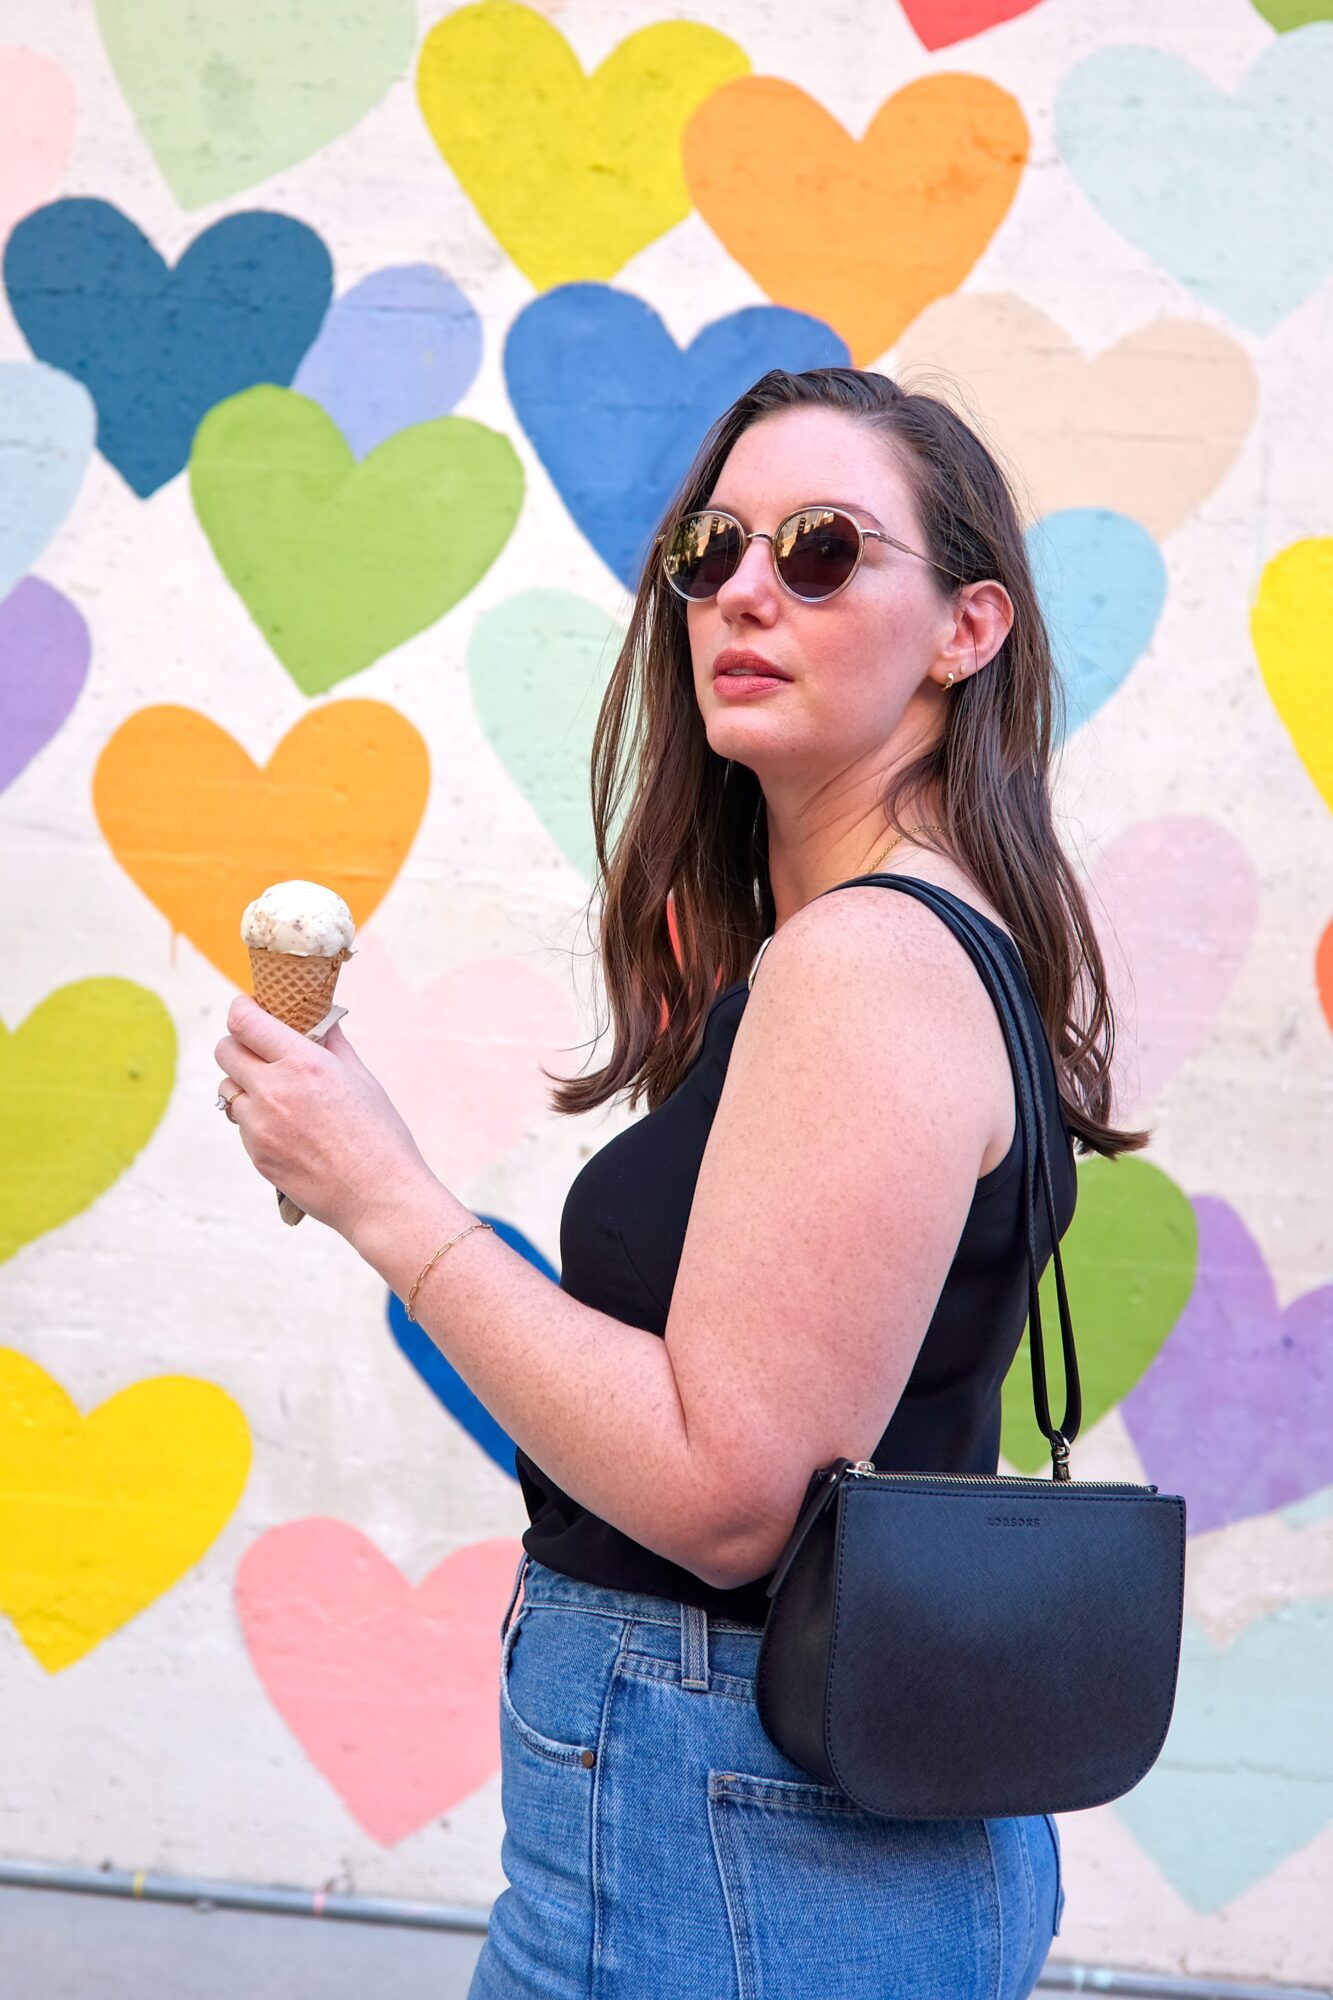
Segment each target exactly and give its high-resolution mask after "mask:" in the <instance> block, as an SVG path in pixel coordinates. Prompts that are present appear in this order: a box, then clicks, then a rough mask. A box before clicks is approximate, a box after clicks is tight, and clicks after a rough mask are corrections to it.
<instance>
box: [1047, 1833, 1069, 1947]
mask: <svg viewBox="0 0 1333 2000" xmlns="http://www.w3.org/2000/svg"><path fill="white" fill-rule="evenodd" d="M1042 1818H1043V1819H1044V1820H1045V1822H1046V1831H1047V1832H1048V1833H1049V1834H1050V1836H1051V1846H1052V1848H1053V1849H1054V1850H1055V1921H1054V1923H1053V1924H1052V1926H1051V1935H1052V1937H1059V1935H1060V1920H1061V1918H1062V1917H1063V1916H1064V1913H1065V1884H1064V1862H1063V1858H1062V1856H1061V1853H1060V1829H1059V1827H1058V1826H1057V1825H1056V1823H1055V1821H1054V1819H1053V1818H1052V1816H1051V1814H1050V1813H1043V1814H1042Z"/></svg>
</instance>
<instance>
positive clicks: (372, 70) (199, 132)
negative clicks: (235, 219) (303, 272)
mask: <svg viewBox="0 0 1333 2000" xmlns="http://www.w3.org/2000/svg"><path fill="white" fill-rule="evenodd" d="M97 24H98V26H99V27H100V29H101V31H102V40H103V41H104V42H105V44H106V52H107V55H108V56H109V57H110V59H111V67H112V69H113V70H114V71H115V73H116V80H117V82H118V83H119V84H120V87H121V89H122V90H123V91H124V93H125V96H126V98H127V100H128V102H129V106H130V109H131V111H132V112H133V113H134V116H135V119H136V121H137V123H138V126H139V130H140V131H141V132H142V133H143V136H144V138H145V139H146V140H147V141H148V144H149V145H150V146H151V147H152V150H153V155H154V157H155V159H156V160H157V164H158V166H159V167H160V168H161V169H162V172H163V174H164V175H165V176H166V178H167V180H168V182H169V183H170V185H171V189H172V192H173V193H174V194H175V196H176V199H177V200H178V201H179V202H180V203H181V205H182V207H184V208H201V207H202V206H203V205H204V203H205V202H210V201H221V200H224V199H225V198H226V197H227V196H229V195H233V194H236V193H237V192H238V190H239V189H241V188H248V187H254V186H255V185H256V183H257V182H259V181H266V180H268V179H269V177H270V175H272V174H275V173H277V172H278V171H279V170H280V169H281V168H282V167H289V166H292V165H293V164H294V163H295V162H296V161H297V160H304V159H308V158H309V156H310V154H311V153H315V152H318V150H319V148H320V147H321V146H326V145H327V144H328V142H329V140H330V139H336V138H337V137H338V135H339V134H340V133H342V132H346V131H347V130H348V128H349V127H350V126H352V125H355V124H356V122H357V120H358V119H359V118H361V117H362V116H363V115H364V114H365V113H366V112H367V111H369V110H370V108H371V106H372V105H373V104H377V103H378V102H379V100H380V98H381V97H383V95H384V93H385V91H386V90H387V89H388V88H389V86H390V84H392V83H393V82H394V81H395V80H396V79H397V78H398V77H400V76H401V75H402V74H403V72H404V71H405V69H406V68H407V65H408V63H409V62H410V60H411V56H412V49H413V47H414V45H415V42H416V32H417V10H416V8H415V6H413V4H412V0H375V4H374V6H371V7H331V6H330V5H329V4H328V0H281V4H280V5H275V4H274V0H97Z"/></svg>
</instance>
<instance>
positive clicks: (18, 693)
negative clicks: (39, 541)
mask: <svg viewBox="0 0 1333 2000" xmlns="http://www.w3.org/2000/svg"><path fill="white" fill-rule="evenodd" d="M91 652H92V640H91V639H90V637H89V635H88V627H87V626H86V625H85V624H84V622H83V619H82V617H81V616H80V614H79V612H78V611H77V610H76V609H75V607H74V605H72V604H71V603H70V601H69V599H68V598H67V597H62V596H61V594H60V592H59V591H58V590H54V589H52V587H51V585H50V584H49V583H43V582H42V580H41V578H40V577H36V576H25V577H24V579H23V581H22V582H21V583H16V584H15V586H14V588H13V589H12V590H11V591H10V593H9V595H8V597H6V598H5V599H4V601H3V602H0V791H3V790H4V788H5V786H6V785H8V784H10V783H11V782H12V781H13V779H15V778H17V776H18V774H19V772H20V771H21V770H22V769H23V767H24V765H25V764H27V763H28V762H29V761H30V760H31V759H32V758H33V757H35V756H36V755H37V752H38V751H39V750H40V749H41V747H42V745H43V744H44V743H49V742H50V740H51V738H52V737H53V736H54V735H55V733H56V731H57V729H59V727H60V725H61V723H62V722H63V721H64V720H65V717H66V716H67V715H68V714H69V712H70V710H71V709H72V708H73V706H74V704H75V702H76V701H77V700H78V697H79V689H80V688H81V687H82V686H83V683H84V681H85V680H86V678H87V675H88V659H89V655H90V654H91Z"/></svg>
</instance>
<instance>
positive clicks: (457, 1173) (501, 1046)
mask: <svg viewBox="0 0 1333 2000" xmlns="http://www.w3.org/2000/svg"><path fill="white" fill-rule="evenodd" d="M338 998H339V1000H340V1001H341V1002H342V1004H343V1005H344V1006H346V1007H347V1008H348V1009H349V1010H350V1011H349V1013H348V1017H347V1020H346V1022H345V1024H344V1025H345V1028H346V1031H347V1036H348V1039H349V1041H351V1042H352V1043H353V1044H354V1046H355V1048H356V1052H357V1054H358V1055H359V1056H360V1057H361V1060H362V1061H363V1062H364V1063H365V1064H366V1065H367V1066H368V1067H369V1068H370V1069H371V1070H373V1071H374V1073H375V1075H376V1076H377V1077H378V1078H379V1080H380V1082H381V1083H382V1084H383V1085H384V1088H385V1089H386V1090H387V1091H388V1093H389V1096H390V1097H391V1098H392V1100H393V1102H394V1103H395V1104H396V1105H397V1107H398V1109H399V1110H400V1111H401V1112H402V1114H403V1116H404V1118H406V1120H407V1122H408V1124H409V1125H410V1126H411V1128H412V1133H413V1136H414V1137H415V1139H416V1142H417V1144H418V1145H419V1146H420V1148H421V1151H422V1153H423V1154H424V1156H425V1158H426V1159H427V1160H428V1161H429V1162H430V1164H431V1165H432V1166H433V1167H434V1168H435V1170H436V1172H437V1173H440V1174H441V1175H442V1176H443V1177H444V1179H445V1180H446V1181H447V1182H448V1183H449V1185H450V1186H451V1187H456V1186H459V1185H460V1184H461V1183H463V1182H465V1181H467V1180H470V1179H471V1177H472V1175H473V1174H477V1173H481V1172H483V1171H484V1170H485V1169H486V1168H488V1167H493V1166H494V1165H495V1163H496V1162H497V1161H498V1160H502V1159H503V1158H504V1156H505V1154H506V1153H508V1152H510V1151H511V1150H512V1149H513V1148H514V1147H515V1146H516V1145H518V1143H519V1142H520V1140H522V1139H524V1138H526V1137H527V1135H528V1134H529V1133H530V1132H534V1131H536V1130H537V1129H538V1128H539V1127H540V1126H541V1125H542V1124H543V1123H544V1121H545V1119H546V1117H547V1116H548V1114H549V1092H550V1088H551V1086H550V1085H549V1084H548V1083H547V1081H546V1079H545V1078H544V1077H543V1076H542V1074H541V1068H540V1067H539V1066H540V1065H542V1064H544V1065H545V1067H546V1068H547V1069H549V1070H552V1071H553V1072H554V1073H555V1074H556V1075H557V1076H563V1075H566V1074H569V1073H572V1072H573V1071H574V1070H576V1069H577V1064H576V1063H571V1062H570V1060H569V1055H568V1049H567V1048H565V1049H562V1048H560V1047H558V1046H557V1041H556V1038H557V1037H561V1036H562V1037H563V1038H564V1040H565V1042H566V1043H572V1042H573V1041H574V1038H575V1036H576V1035H577V1033H578V1020H577V1017H576V1014H575V1011H574V1007H573V1004H572V1001H571V998H570V994H569V989H568V987H567V986H566V985H565V984H564V983H563V982H561V981H558V980H555V979H552V978H550V977H548V976H547V974H545V973H543V972H538V971H534V970H533V968H532V967H531V966H529V965H525V964H524V963H523V962H522V960H520V959H511V958H476V959H469V960H468V961H467V962H466V964H463V965H456V966H453V967H451V968H450V970H449V971H448V972H444V973H441V974H440V976H439V978H437V979H432V980H431V981H430V982H429V983H428V984H427V985H425V986H421V987H417V988H413V987H410V986H408V985H407V984H406V982H405V981H404V979H403V977H402V975H401V974H400V972H399V971H398V968H397V966H396V965H395V964H394V961H393V959H392V958H391V957H390V956H389V954H388V952H387V951H386V950H385V948H384V946H383V945H382V944H381V943H380V942H379V941H378V940H377V939H375V938H373V937H371V938H367V939H365V941H364V943H363V942H362V940H361V939H358V940H357V947H356V955H355V957H354V958H353V959H352V962H351V964H350V965H349V966H348V967H347V970H346V971H345V972H344V973H343V976H342V978H341V979H340V981H339V982H338Z"/></svg>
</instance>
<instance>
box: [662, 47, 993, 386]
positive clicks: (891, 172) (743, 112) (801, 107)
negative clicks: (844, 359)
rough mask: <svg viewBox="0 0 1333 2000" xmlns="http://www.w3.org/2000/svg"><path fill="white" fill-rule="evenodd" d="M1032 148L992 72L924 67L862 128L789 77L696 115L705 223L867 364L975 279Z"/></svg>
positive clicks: (731, 86) (782, 300) (695, 157)
mask: <svg viewBox="0 0 1333 2000" xmlns="http://www.w3.org/2000/svg"><path fill="white" fill-rule="evenodd" d="M1027 155H1028V128H1027V121H1026V119H1025V118H1024V116H1023V113H1022V110H1021V108H1020V107H1019V105H1018V103H1017V101H1016V99H1014V98H1013V97H1011V96H1010V95H1009V92H1008V91H1007V90H1001V89H1000V87H999V85H998V84H995V83H991V82H989V81H988V80H987V79H986V78H985V77H980V76H953V75H948V74H942V75H939V76H927V77H919V78H918V79H917V80H916V81H915V82H913V83H909V84H908V85H907V86H906V87H905V88H904V89H902V90H900V91H898V92H896V93H895V95H894V96H892V97H890V98H888V99H887V100H886V102H885V103H883V104H882V105H881V106H880V108H879V110H878V111H877V112H876V113H875V116H874V117H873V118H872V119H871V121H870V126H869V129H868V130H867V132H866V135H865V137H864V139H862V140H860V141H857V140H855V139H853V138H852V137H851V136H850V134H849V133H848V132H846V131H845V130H844V129H843V127H842V126H841V125H839V123H838V122H837V120H836V119H835V118H833V117H831V116H830V114H829V113H828V112H827V111H826V110H825V109H824V107H823V106H822V105H821V104H818V103H816V101H815V99H814V98H813V97H809V96H807V94H806V93H805V91H803V90H800V89H798V88H797V86H796V85H795V84H794V83H784V82H783V81H782V80H781V79H780V78H778V77H772V76H752V77H751V76H746V77H739V78H737V79H736V81H735V82H733V83H727V84H724V85H723V86H722V88H721V89H720V90H718V91H715V92H714V93H713V95H712V96H711V97H710V98H709V99H708V100H707V102H706V103H704V104H703V105H701V106H700V108H699V110H698V111H696V113H695V114H694V117H693V118H692V119H691V120H690V122H689V124H688V125H687V127H686V128H685V139H684V151H683V159H684V166H685V178H686V181H687V182H688V183H689V188H690V192H691V194H692V195H693V197H694V202H695V205H696V207H697V208H698V210H699V212H700V214H701V215H702V216H703V219H704V221H705V222H706V223H707V224H708V226H709V227H710V229H712V230H713V231H714V232H715V233H716V235H718V236H719V237H720V238H721V240H722V242H723V243H724V244H725V245H726V247H727V249H728V250H729V251H730V252H731V254H732V256H733V257H734V258H735V259H736V261H737V263H739V264H741V265H743V266H744V268H745V269H746V270H747V271H748V272H749V273H750V276H751V277H752V278H753V279H754V280H755V282H756V283H757V284H758V285H760V286H761V287H762V288H763V290H764V291H765V292H767V294H768V296H769V297H770V298H771V299H772V300H774V302H775V303H776V304H778V305H784V306H793V307H796V308H797V309H799V310H800V311H801V312H807V313H814V314H815V315H816V316H817V317H818V318H820V319H823V320H827V322H828V324H829V325H830V326H831V327H833V329H834V330H835V332H837V333H840V334H841V335H842V337H843V339H844V340H845V341H846V342H847V345H848V346H849V348H850V349H851V352H852V359H853V361H854V362H855V363H856V365H857V366H858V367H864V366H865V365H866V364H867V363H868V362H871V361H873V360H874V359H875V357H876V356H877V355H880V354H882V353H883V352H884V350H885V348H887V347H889V346H891V345H892V343H893V342H894V341H895V340H896V339H897V338H898V336H899V334H900V333H901V332H902V330H903V328H904V327H905V326H907V325H908V324H909V323H910V322H911V321H912V320H914V319H915V318H916V315H917V314H918V313H919V312H920V311H922V309H923V308H924V307H925V306H927V305H929V304H930V302H931V300H932V299H936V298H939V296H940V295H941V293H944V292H952V291H954V290H955V289H956V288H957V286H959V285H961V284H962V282H963V280H964V278H965V277H966V276H967V274H968V272H969V271H970V270H971V269H972V266H973V265H974V264H975V263H976V261H977V259H978V257H979V256H980V255H981V253H982V251H983V250H984V249H985V248H986V245H987V244H988V243H989V241H990V239H991V237H992V236H993V234H994V233H995V230H996V229H997V228H998V226H999V224H1000V222H1001V221H1002V219H1003V217H1004V215H1005V213H1006V211H1007V210H1008V207H1009V204H1010V202H1011V201H1012V200H1013V198H1014V194H1015V191H1016V190H1017V187H1018V182H1019V177H1020V175H1021V174H1022V171H1023V166H1024V163H1025V161H1026V160H1027Z"/></svg>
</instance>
